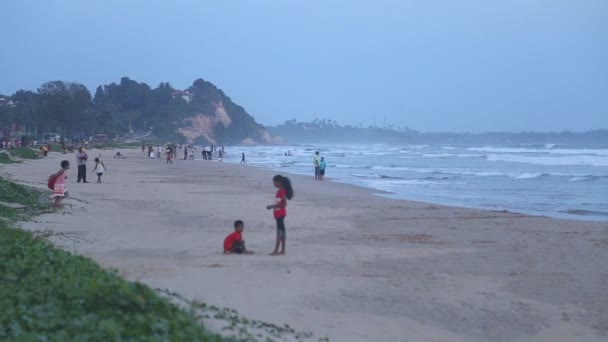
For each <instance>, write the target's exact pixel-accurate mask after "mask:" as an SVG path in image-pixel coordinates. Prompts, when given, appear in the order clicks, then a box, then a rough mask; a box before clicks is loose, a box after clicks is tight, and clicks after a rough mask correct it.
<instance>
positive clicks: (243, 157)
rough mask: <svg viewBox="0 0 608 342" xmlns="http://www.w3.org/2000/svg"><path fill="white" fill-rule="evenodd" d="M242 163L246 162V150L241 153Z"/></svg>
mask: <svg viewBox="0 0 608 342" xmlns="http://www.w3.org/2000/svg"><path fill="white" fill-rule="evenodd" d="M241 164H245V152H243V153H242V154H241Z"/></svg>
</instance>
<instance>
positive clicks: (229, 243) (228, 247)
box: [224, 231, 243, 252]
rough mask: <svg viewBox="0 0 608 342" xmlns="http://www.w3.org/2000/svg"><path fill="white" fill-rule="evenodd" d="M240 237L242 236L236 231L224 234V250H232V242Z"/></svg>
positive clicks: (240, 238)
mask: <svg viewBox="0 0 608 342" xmlns="http://www.w3.org/2000/svg"><path fill="white" fill-rule="evenodd" d="M242 239H243V237H242V236H241V233H240V232H237V231H235V232H234V233H232V234H230V235H228V236H226V238H225V239H224V252H227V251H229V250H232V246H234V243H235V242H236V241H240V240H242Z"/></svg>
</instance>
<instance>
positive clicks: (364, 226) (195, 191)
mask: <svg viewBox="0 0 608 342" xmlns="http://www.w3.org/2000/svg"><path fill="white" fill-rule="evenodd" d="M123 152H126V154H127V155H128V159H124V160H115V159H112V158H111V155H112V154H113V152H111V151H102V153H103V154H104V155H105V156H106V157H105V159H104V160H105V163H106V166H107V167H108V169H109V171H108V172H107V173H106V174H105V175H104V177H103V178H104V183H103V184H95V183H91V184H76V183H75V180H76V168H75V166H73V169H72V170H70V178H69V179H68V189H69V191H70V194H71V196H72V197H73V198H72V199H70V200H68V201H67V203H66V204H67V206H66V209H65V210H63V212H62V213H57V214H50V215H45V216H42V217H39V218H37V219H36V220H35V221H33V222H25V223H23V227H24V228H25V229H37V230H42V229H52V230H54V231H57V232H65V233H72V234H76V235H78V236H79V237H81V238H82V239H84V241H85V242H83V243H78V244H73V245H72V244H68V246H66V247H67V248H69V249H70V250H74V251H75V252H76V253H79V254H83V255H87V256H90V257H92V258H93V259H95V260H96V261H98V262H99V263H100V264H101V265H103V266H106V267H112V268H116V269H118V270H119V272H120V274H122V275H124V276H125V277H126V278H128V279H131V280H137V281H141V282H143V283H146V284H148V285H150V286H152V287H155V288H167V289H169V290H172V291H175V292H178V293H180V294H182V295H184V296H185V297H187V298H190V299H199V300H203V301H205V302H207V303H209V304H215V305H218V306H226V307H231V308H234V309H237V310H238V311H240V312H241V313H242V314H243V315H245V316H247V317H250V318H255V319H260V320H264V321H268V322H272V323H277V324H283V323H289V324H290V325H291V326H293V327H295V328H296V329H297V330H301V331H311V332H314V333H315V335H316V336H317V337H322V336H328V337H329V338H330V339H331V340H332V341H606V340H608V336H607V334H608V291H607V290H608V223H606V222H581V221H569V220H558V219H550V218H543V217H532V216H527V215H519V214H512V213H507V212H495V211H482V210H471V209H462V208H453V207H444V206H439V205H434V204H426V203H417V202H409V201H400V200H393V199H387V198H382V197H380V196H375V195H373V194H372V191H370V190H367V189H363V188H358V187H355V186H350V185H345V184H338V183H332V182H329V181H324V182H317V181H315V180H314V179H313V177H303V176H291V178H292V182H293V184H294V188H295V197H294V200H293V201H291V202H289V206H288V217H287V220H286V225H287V234H288V235H287V256H284V257H271V256H268V255H266V254H267V253H268V252H270V251H271V250H272V249H273V247H274V238H275V225H274V220H273V218H272V213H271V212H270V211H267V210H266V209H265V206H266V205H267V204H270V203H272V202H273V197H274V193H275V189H274V188H273V185H272V181H271V178H272V176H273V175H274V174H275V172H273V171H268V170H262V169H256V168H253V167H247V166H241V165H231V164H222V163H219V162H208V161H202V160H196V161H182V160H177V161H176V162H175V163H174V164H173V165H165V163H164V161H159V160H149V159H146V158H145V157H144V155H143V153H140V152H139V151H133V150H131V151H124V150H123ZM98 153H99V151H92V152H91V153H90V155H97V154H98ZM63 158H66V159H69V160H70V162H71V163H73V164H75V156H74V154H68V155H66V156H62V155H60V154H52V155H51V156H50V157H49V158H47V159H44V160H39V161H30V162H24V163H23V164H19V165H6V166H3V167H2V168H1V169H0V172H2V173H3V174H9V175H11V177H12V178H14V179H16V180H20V181H22V182H25V183H28V184H35V185H37V186H40V187H45V186H46V178H47V177H48V175H49V174H50V173H52V172H55V171H56V170H57V169H58V164H59V161H60V160H61V159H63ZM92 166H93V165H92V162H89V165H88V170H89V175H88V177H89V181H94V180H95V177H94V175H93V174H92V173H91V171H90V170H91V169H92ZM236 219H242V220H244V221H245V225H246V228H245V233H244V238H245V240H246V242H247V245H248V247H249V248H250V249H252V250H254V251H256V252H257V254H256V255H253V256H236V255H234V256H225V255H222V250H221V245H222V241H223V238H224V236H225V235H226V234H228V233H230V232H231V231H232V223H233V221H234V220H236Z"/></svg>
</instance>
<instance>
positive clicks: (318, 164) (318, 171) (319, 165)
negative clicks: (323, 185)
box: [312, 151, 327, 180]
mask: <svg viewBox="0 0 608 342" xmlns="http://www.w3.org/2000/svg"><path fill="white" fill-rule="evenodd" d="M312 161H313V164H314V166H315V179H316V180H323V178H325V168H327V164H326V163H325V157H321V154H320V153H319V151H317V152H315V155H314V157H313V159H312Z"/></svg>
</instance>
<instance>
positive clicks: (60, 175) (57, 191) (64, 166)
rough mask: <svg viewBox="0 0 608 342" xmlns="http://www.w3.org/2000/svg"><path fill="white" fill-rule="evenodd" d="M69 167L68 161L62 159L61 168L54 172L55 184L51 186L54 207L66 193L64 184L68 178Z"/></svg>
mask: <svg viewBox="0 0 608 342" xmlns="http://www.w3.org/2000/svg"><path fill="white" fill-rule="evenodd" d="M69 169H70V162H69V161H67V160H64V161H62V162H61V170H59V171H58V172H57V173H56V174H55V185H54V186H53V196H55V207H59V204H60V203H61V201H62V200H63V198H64V197H66V196H67V195H68V191H67V188H66V186H65V180H66V178H68V175H67V172H68V170H69Z"/></svg>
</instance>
